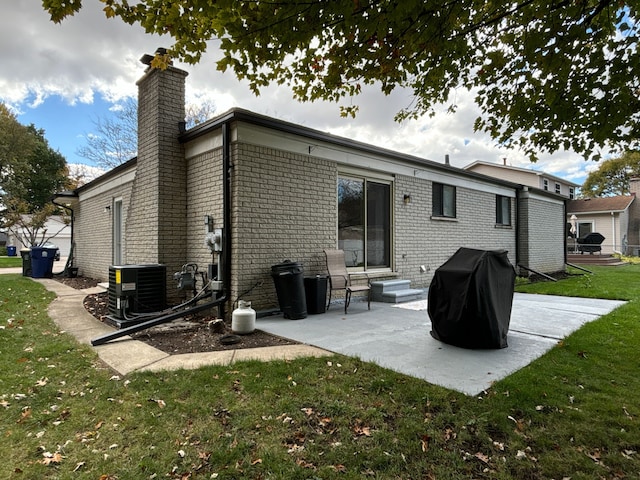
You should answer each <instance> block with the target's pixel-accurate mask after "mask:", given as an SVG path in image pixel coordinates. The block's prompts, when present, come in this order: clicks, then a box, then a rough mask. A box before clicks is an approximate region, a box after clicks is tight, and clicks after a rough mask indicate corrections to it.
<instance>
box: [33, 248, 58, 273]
mask: <svg viewBox="0 0 640 480" xmlns="http://www.w3.org/2000/svg"><path fill="white" fill-rule="evenodd" d="M56 250H57V249H56V248H47V247H31V277H32V278H51V277H53V261H54V259H55V257H56Z"/></svg>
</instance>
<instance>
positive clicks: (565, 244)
mask: <svg viewBox="0 0 640 480" xmlns="http://www.w3.org/2000/svg"><path fill="white" fill-rule="evenodd" d="M562 213H563V214H564V242H563V244H564V264H565V265H566V264H567V262H568V261H569V257H568V256H567V251H568V248H569V245H568V244H567V201H566V200H565V201H564V203H563V208H562Z"/></svg>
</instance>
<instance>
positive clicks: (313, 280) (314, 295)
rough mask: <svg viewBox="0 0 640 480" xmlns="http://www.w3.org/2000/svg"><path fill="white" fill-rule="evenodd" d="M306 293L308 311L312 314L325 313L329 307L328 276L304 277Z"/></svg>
mask: <svg viewBox="0 0 640 480" xmlns="http://www.w3.org/2000/svg"><path fill="white" fill-rule="evenodd" d="M304 293H305V297H306V299H307V312H308V313H310V314H311V315H317V314H318V313H324V312H325V311H326V308H327V276H326V275H316V276H314V277H304Z"/></svg>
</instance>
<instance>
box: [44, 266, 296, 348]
mask: <svg viewBox="0 0 640 480" xmlns="http://www.w3.org/2000/svg"><path fill="white" fill-rule="evenodd" d="M55 280H57V281H59V282H61V283H64V284H65V285H68V286H70V287H72V288H76V289H79V290H81V289H85V288H91V287H95V286H96V285H98V283H99V282H98V281H97V280H94V279H92V278H87V277H76V278H63V277H56V278H55ZM108 301H109V300H108V296H107V293H106V292H104V293H98V294H92V295H87V296H86V297H85V299H84V302H83V303H84V308H85V309H86V310H87V311H88V312H89V313H90V314H91V315H93V316H94V317H96V318H97V319H98V320H100V321H101V322H105V323H109V320H108V319H107V316H108V315H109V304H108ZM131 337H133V338H135V339H136V340H139V341H141V342H144V343H146V344H148V345H151V346H152V347H155V348H157V349H158V350H162V351H163V352H165V353H169V354H172V355H177V354H181V353H199V352H215V351H220V350H238V349H244V348H261V347H274V346H280V345H295V344H297V343H299V342H295V341H293V340H289V339H287V338H283V337H278V336H276V335H271V334H270V333H267V332H263V331H262V330H254V331H253V333H250V334H247V335H234V334H233V332H232V330H231V325H229V324H228V323H227V322H223V321H220V320H218V319H217V318H216V317H215V316H214V315H211V314H201V315H200V314H199V315H190V316H188V317H186V318H181V319H177V320H174V321H172V322H170V323H167V324H165V325H159V326H157V327H153V328H150V329H147V330H143V331H142V332H138V333H135V334H133V335H131ZM230 337H231V338H230ZM227 341H232V342H233V343H227Z"/></svg>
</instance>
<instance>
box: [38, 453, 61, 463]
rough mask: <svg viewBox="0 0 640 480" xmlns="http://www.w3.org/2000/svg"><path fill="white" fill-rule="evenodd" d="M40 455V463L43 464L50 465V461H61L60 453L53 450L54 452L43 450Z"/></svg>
mask: <svg viewBox="0 0 640 480" xmlns="http://www.w3.org/2000/svg"><path fill="white" fill-rule="evenodd" d="M42 456H43V457H44V458H43V459H42V460H41V462H40V463H42V464H43V465H51V464H52V463H60V462H62V458H63V457H62V454H61V453H60V452H55V453H50V452H44V453H43V454H42Z"/></svg>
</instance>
